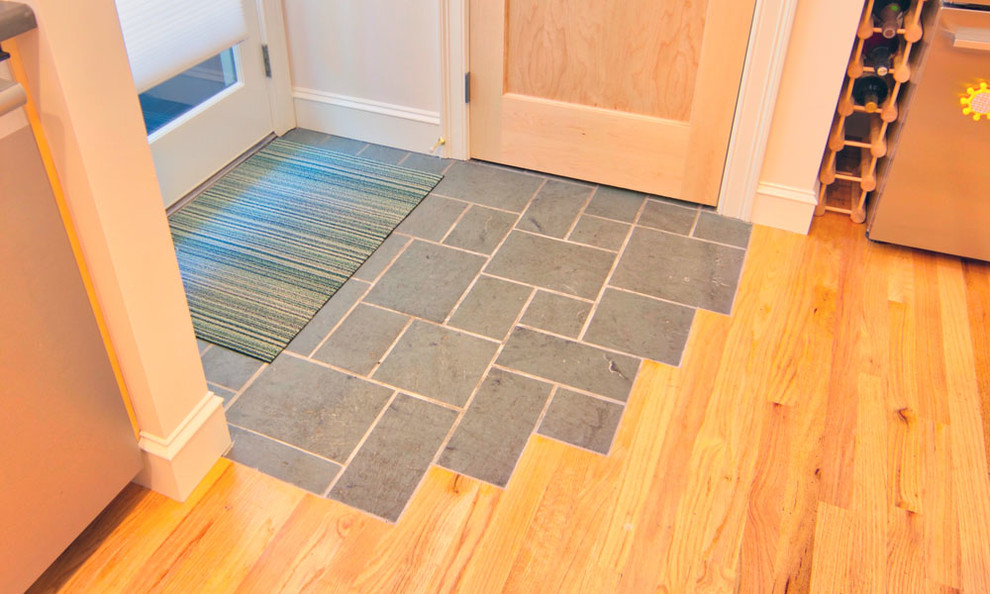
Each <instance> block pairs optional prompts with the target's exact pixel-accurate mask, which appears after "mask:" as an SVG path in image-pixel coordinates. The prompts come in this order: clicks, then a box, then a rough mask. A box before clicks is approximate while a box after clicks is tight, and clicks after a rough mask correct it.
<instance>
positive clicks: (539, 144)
mask: <svg viewBox="0 0 990 594" xmlns="http://www.w3.org/2000/svg"><path fill="white" fill-rule="evenodd" d="M754 4H755V0H623V1H622V2H601V1H599V0H471V5H470V7H471V13H470V52H471V54H470V62H471V106H470V111H471V156H472V157H474V158H477V159H483V160H486V161H494V162H498V163H505V164H508V165H515V166H518V167H524V168H527V169H535V170H538V171H544V172H548V173H554V174H557V175H564V176H568V177H574V178H579V179H584V180H589V181H594V182H598V183H603V184H608V185H613V186H619V187H624V188H630V189H634V190H638V191H642V192H648V193H651V194H658V195H662V196H668V197H671V198H679V199H681V200H689V201H692V202H699V203H702V204H715V203H716V201H717V200H718V193H719V188H720V184H721V180H722V170H723V167H724V164H725V155H726V150H727V147H728V141H729V133H730V132H731V129H732V118H733V114H734V110H735V104H736V96H737V94H738V89H739V79H740V75H741V74H742V67H743V62H744V59H745V54H746V44H747V40H748V38H749V31H750V25H751V22H752V16H753V6H754Z"/></svg>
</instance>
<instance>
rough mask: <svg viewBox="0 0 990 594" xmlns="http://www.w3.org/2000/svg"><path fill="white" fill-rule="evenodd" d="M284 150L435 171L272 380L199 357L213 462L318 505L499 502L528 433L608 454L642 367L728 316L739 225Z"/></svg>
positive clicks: (592, 192)
mask: <svg viewBox="0 0 990 594" xmlns="http://www.w3.org/2000/svg"><path fill="white" fill-rule="evenodd" d="M292 139H295V140H297V141H298V140H300V139H301V140H303V141H305V142H308V143H312V144H316V145H318V146H329V147H331V148H335V149H337V150H340V149H344V150H352V151H354V152H356V153H357V154H358V155H360V156H364V157H368V158H372V159H377V160H381V161H385V162H391V163H399V164H400V165H405V166H410V167H414V168H415V167H420V168H422V167H427V168H432V169H433V170H435V171H442V172H443V173H444V176H445V177H444V179H443V181H441V182H440V184H439V185H438V186H437V188H436V189H435V190H434V191H433V192H432V193H431V194H430V195H429V196H427V197H426V198H425V199H424V201H423V202H422V203H421V204H420V205H419V206H418V207H417V208H416V209H415V210H413V212H412V213H411V214H410V215H409V217H408V218H407V219H406V220H405V221H403V222H402V224H401V225H399V227H398V228H397V229H396V231H395V232H394V233H393V234H392V235H391V236H389V238H388V239H387V240H386V241H385V242H384V244H383V245H382V246H381V248H379V249H378V250H377V251H376V252H375V254H374V255H373V256H372V257H371V258H370V259H369V261H368V262H367V263H366V264H365V265H364V266H363V267H362V268H361V269H360V270H359V271H358V272H357V273H356V274H355V275H354V277H353V278H352V279H351V280H350V281H348V282H347V283H346V284H345V285H344V286H343V287H342V288H341V290H340V291H339V292H338V293H337V294H336V295H334V297H332V298H331V299H330V301H329V302H328V303H327V304H326V306H325V307H324V308H323V309H322V310H321V311H320V312H319V313H318V314H317V315H316V317H315V318H314V319H313V321H312V322H311V323H310V324H309V325H308V326H307V327H306V328H305V329H303V330H302V332H300V334H299V335H298V336H297V337H296V338H295V339H294V340H293V341H292V342H291V343H290V344H289V346H288V348H287V349H286V352H284V353H282V354H281V355H279V356H278V357H277V358H276V359H275V360H274V361H273V362H272V363H271V365H262V364H261V363H260V362H258V361H255V360H253V359H250V358H248V357H245V356H243V355H239V354H237V353H234V352H232V351H229V350H225V349H223V348H221V347H218V346H210V345H206V344H201V348H202V349H203V350H202V357H203V366H204V369H205V370H206V375H207V380H208V381H209V382H210V385H211V388H212V389H213V390H214V391H215V393H217V394H219V395H221V396H223V397H224V398H225V400H226V403H225V404H226V414H227V420H228V422H229V423H230V429H231V436H232V438H233V442H234V445H233V448H232V449H231V451H230V453H229V454H228V457H229V458H230V459H232V460H234V461H236V462H240V463H243V464H246V465H248V466H251V467H254V468H257V469H259V470H261V471H263V472H266V473H268V474H270V475H272V476H275V477H277V478H280V479H283V480H286V481H289V482H291V483H294V484H296V485H298V486H300V487H302V488H304V489H307V490H308V491H311V492H313V493H315V494H318V495H323V496H327V497H329V498H331V499H334V500H337V501H341V502H344V503H347V504H349V505H352V506H354V507H356V508H358V509H361V510H363V511H366V512H368V513H371V514H374V515H376V516H378V517H380V518H384V519H386V520H389V521H393V522H394V521H396V520H397V519H398V518H399V516H400V515H401V514H402V511H403V510H404V509H405V507H406V504H407V502H408V501H409V499H410V497H412V496H413V493H414V492H415V490H416V488H417V486H418V485H419V484H420V483H421V482H422V480H423V477H424V476H425V475H426V473H427V471H428V470H429V468H430V466H431V465H434V464H436V465H438V466H441V467H443V468H446V469H449V470H452V471H454V472H458V473H461V474H464V475H467V476H470V477H472V478H475V479H479V480H482V481H485V482H488V483H491V484H493V485H496V486H499V487H504V486H505V485H506V483H508V481H509V479H510V477H511V476H512V472H513V469H514V468H515V466H516V462H517V461H518V460H519V457H520V456H521V455H522V452H523V449H524V448H525V447H526V444H527V443H528V441H529V439H530V436H531V435H532V434H533V433H534V432H536V433H539V434H540V435H544V436H547V437H550V438H553V439H557V440H560V441H561V442H564V443H568V444H571V445H574V446H576V447H580V448H585V449H588V450H591V451H594V452H598V453H600V454H607V453H608V452H609V450H610V448H611V445H612V441H613V438H614V435H615V432H616V429H617V428H618V426H619V422H620V420H621V418H622V415H623V411H624V410H625V403H626V400H627V399H628V396H629V392H630V390H631V389H632V385H633V382H634V381H635V378H636V375H637V373H638V371H639V369H640V366H641V365H642V362H643V360H644V359H646V360H653V361H660V362H663V363H667V364H670V365H678V364H679V363H680V360H681V356H682V353H683V351H684V346H685V343H686V341H687V337H688V333H689V332H690V329H691V323H692V321H693V319H694V316H695V312H696V310H697V309H698V308H703V309H707V310H711V311H717V312H721V313H725V314H727V313H729V312H730V310H731V308H732V301H733V298H734V296H735V291H736V285H737V282H738V279H739V273H740V270H741V268H742V263H743V258H744V256H745V247H746V244H747V242H748V241H749V234H750V227H749V225H746V224H744V223H742V222H740V221H736V220H732V219H727V218H723V217H720V216H718V215H716V214H715V213H714V212H711V211H709V210H702V209H701V208H699V207H697V206H695V205H690V204H687V203H683V202H677V201H672V200H665V199H660V198H656V197H647V196H646V195H644V194H641V193H636V192H630V191H626V190H618V189H615V188H607V187H597V186H595V185H592V184H585V183H579V182H574V181H572V180H562V179H557V178H552V177H548V176H544V175H539V174H534V173H529V172H522V171H519V170H515V169H509V168H503V167H497V166H492V165H488V164H482V163H475V162H451V161H444V160H441V159H438V158H430V157H426V156H423V155H412V154H406V153H403V152H401V151H397V150H394V149H389V148H386V147H380V146H374V145H363V144H361V143H357V142H355V141H351V140H347V139H343V138H337V137H330V136H325V135H320V134H316V133H313V132H308V131H296V132H295V133H293V134H292ZM410 161H412V162H410Z"/></svg>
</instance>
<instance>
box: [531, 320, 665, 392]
mask: <svg viewBox="0 0 990 594" xmlns="http://www.w3.org/2000/svg"><path fill="white" fill-rule="evenodd" d="M514 328H525V329H527V330H532V331H533V332H538V333H540V334H546V335H547V336H553V337H554V338H559V339H561V340H566V341H567V342H573V343H575V344H579V345H582V346H587V347H591V348H594V349H598V350H599V351H605V352H606V353H611V354H613V355H621V356H623V357H630V358H633V359H639V360H643V359H645V357H643V355H637V354H635V353H628V352H626V351H621V350H619V349H617V348H615V347H608V346H603V345H600V344H598V343H594V342H591V341H588V340H583V339H582V340H579V339H577V338H572V337H570V336H565V335H563V334H557V333H556V332H552V331H550V330H544V329H543V328H539V327H537V326H530V325H529V324H523V323H519V324H516V325H515V326H514ZM650 360H651V361H652V359H650ZM658 363H662V361H658ZM544 381H548V380H544Z"/></svg>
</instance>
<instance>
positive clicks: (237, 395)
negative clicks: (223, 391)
mask: <svg viewBox="0 0 990 594" xmlns="http://www.w3.org/2000/svg"><path fill="white" fill-rule="evenodd" d="M282 352H285V351H282ZM270 366H271V363H262V364H261V367H259V368H258V370H257V371H255V372H254V374H253V375H252V376H251V377H249V378H248V381H246V382H244V385H243V386H241V389H240V390H232V391H233V392H234V395H233V396H231V397H230V400H229V401H228V402H227V405H226V406H224V407H223V409H224V411H227V410H230V407H231V406H234V403H235V402H237V400H238V399H239V398H240V397H241V394H243V393H244V391H245V390H247V389H248V388H250V387H251V384H253V383H254V381H255V380H256V379H258V376H260V375H261V374H262V373H263V372H264V371H265V370H266V369H268V368H269V367H270ZM212 383H214V384H216V382H212ZM216 385H218V386H220V387H221V388H224V387H226V386H224V385H222V384H216ZM228 389H229V388H228Z"/></svg>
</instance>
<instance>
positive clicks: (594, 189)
mask: <svg viewBox="0 0 990 594" xmlns="http://www.w3.org/2000/svg"><path fill="white" fill-rule="evenodd" d="M590 190H591V191H589V192H588V196H587V198H585V199H584V203H583V204H581V208H580V209H578V213H577V216H576V217H574V220H573V221H571V226H570V227H568V228H567V233H564V241H573V240H572V239H571V235H572V234H573V233H574V229H576V228H577V225H578V221H580V220H581V217H583V216H584V211H585V210H587V209H588V205H589V204H591V199H592V198H593V197H594V195H595V192H597V191H598V186H592V187H591V188H590ZM575 243H578V242H575ZM581 245H585V244H581ZM589 247H596V246H589Z"/></svg>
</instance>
